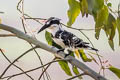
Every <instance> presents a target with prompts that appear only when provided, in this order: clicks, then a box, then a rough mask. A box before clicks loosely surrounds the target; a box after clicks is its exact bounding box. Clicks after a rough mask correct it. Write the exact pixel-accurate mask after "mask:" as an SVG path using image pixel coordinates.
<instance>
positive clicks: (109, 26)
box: [103, 13, 116, 36]
mask: <svg viewBox="0 0 120 80" xmlns="http://www.w3.org/2000/svg"><path fill="white" fill-rule="evenodd" d="M115 21H116V20H115V18H114V16H113V15H112V14H111V13H110V14H109V16H108V21H107V24H106V25H104V28H103V30H104V31H105V33H106V35H107V36H110V34H111V30H112V27H114V24H113V23H115Z"/></svg>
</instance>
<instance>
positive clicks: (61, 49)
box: [57, 49, 65, 53]
mask: <svg viewBox="0 0 120 80" xmlns="http://www.w3.org/2000/svg"><path fill="white" fill-rule="evenodd" d="M64 50H65V49H59V50H58V51H57V53H59V52H61V51H62V52H64Z"/></svg>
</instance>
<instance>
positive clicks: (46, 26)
mask: <svg viewBox="0 0 120 80" xmlns="http://www.w3.org/2000/svg"><path fill="white" fill-rule="evenodd" d="M48 27H49V26H48V25H47V24H45V25H44V26H43V27H42V28H41V29H40V30H39V31H38V33H40V32H41V31H43V30H45V29H46V28H48Z"/></svg>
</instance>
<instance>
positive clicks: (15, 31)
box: [0, 24, 107, 80]
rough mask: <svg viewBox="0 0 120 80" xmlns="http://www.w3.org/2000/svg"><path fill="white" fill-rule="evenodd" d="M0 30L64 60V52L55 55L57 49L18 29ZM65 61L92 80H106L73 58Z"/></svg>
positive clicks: (5, 26) (4, 26) (1, 25)
mask: <svg viewBox="0 0 120 80" xmlns="http://www.w3.org/2000/svg"><path fill="white" fill-rule="evenodd" d="M0 29H3V30H6V31H9V32H11V33H13V34H16V36H17V37H18V38H20V39H23V40H25V41H27V42H30V43H32V44H34V45H36V46H40V48H42V49H44V50H46V51H48V52H51V53H52V54H54V55H55V56H56V57H59V58H61V59H64V58H65V53H64V52H59V53H57V51H58V50H59V49H57V48H56V47H53V46H49V45H47V44H45V43H42V42H40V41H38V40H37V39H35V38H33V37H31V36H29V35H27V34H24V33H23V32H21V31H20V30H18V29H15V28H13V27H10V26H7V25H4V24H0ZM65 59H68V60H69V63H70V64H72V65H75V66H76V67H77V68H79V69H81V70H82V71H83V72H84V73H85V74H87V75H89V76H91V77H92V78H94V79H95V80H107V79H106V78H104V77H103V76H101V75H100V74H98V73H96V72H95V71H93V70H92V69H91V68H89V67H88V66H86V65H85V64H83V63H82V62H80V61H78V60H77V59H75V58H74V57H72V56H67V57H66V58H65Z"/></svg>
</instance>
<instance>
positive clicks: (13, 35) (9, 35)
mask: <svg viewBox="0 0 120 80" xmlns="http://www.w3.org/2000/svg"><path fill="white" fill-rule="evenodd" d="M0 37H16V35H15V34H0Z"/></svg>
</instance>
